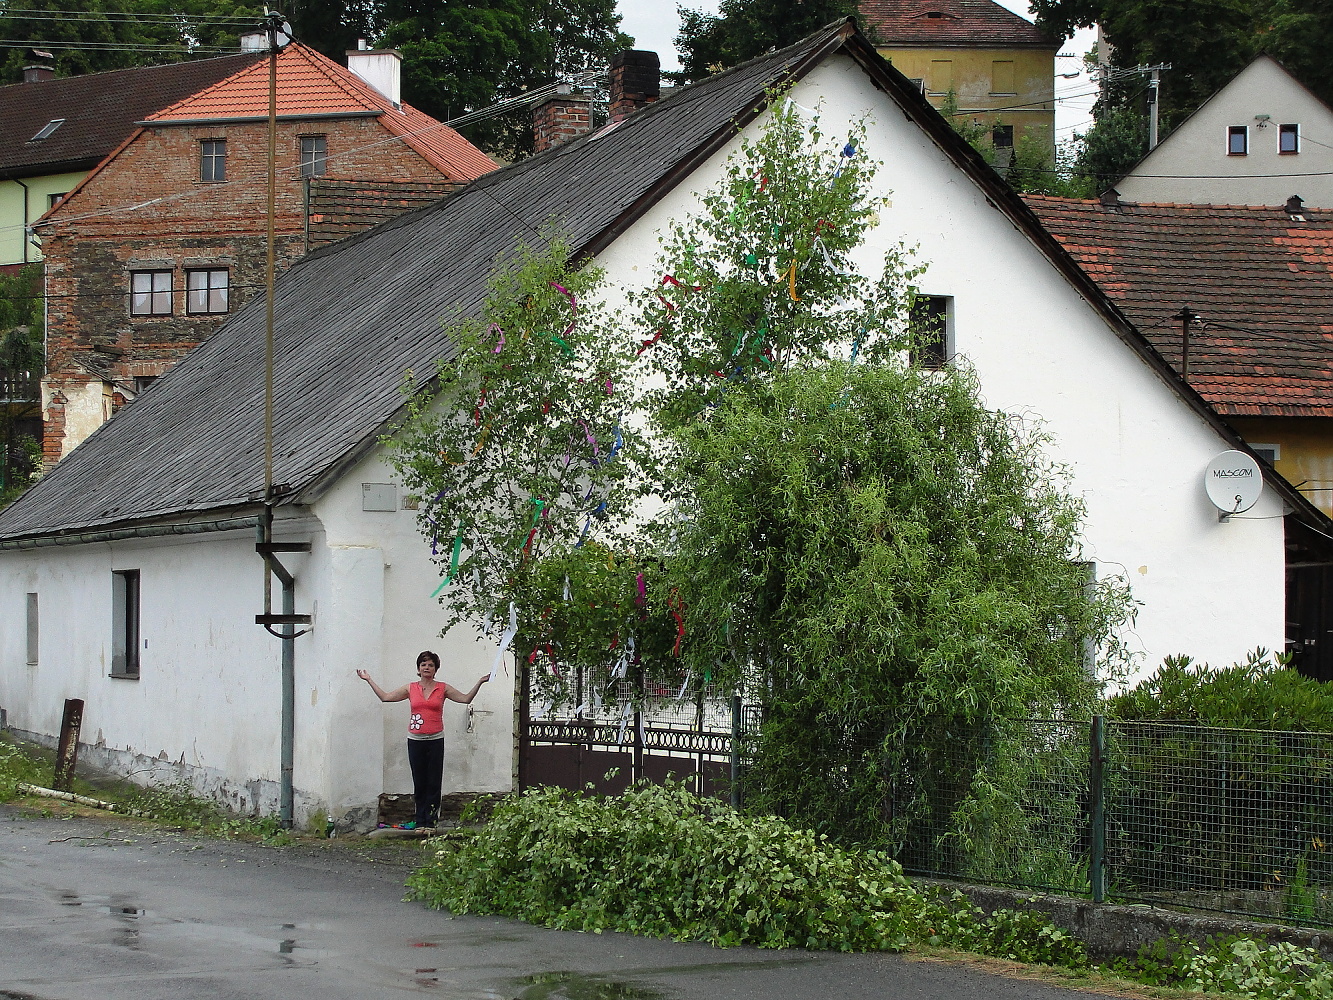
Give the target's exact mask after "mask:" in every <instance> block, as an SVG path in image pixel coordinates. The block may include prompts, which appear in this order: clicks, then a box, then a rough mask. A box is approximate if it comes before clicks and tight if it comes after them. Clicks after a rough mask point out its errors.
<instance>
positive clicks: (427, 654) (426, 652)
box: [417, 649, 440, 673]
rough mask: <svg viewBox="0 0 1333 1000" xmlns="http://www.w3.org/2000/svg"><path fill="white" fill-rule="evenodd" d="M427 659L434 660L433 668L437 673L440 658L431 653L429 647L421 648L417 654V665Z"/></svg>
mask: <svg viewBox="0 0 1333 1000" xmlns="http://www.w3.org/2000/svg"><path fill="white" fill-rule="evenodd" d="M427 660H434V661H435V670H436V672H437V673H438V672H439V669H440V658H439V657H438V656H436V655H435V654H434V653H432V652H431V651H430V650H429V649H423V650H422V651H421V652H420V653H418V654H417V666H418V667H419V666H421V664H423V663H425V662H426V661H427Z"/></svg>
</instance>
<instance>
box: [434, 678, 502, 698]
mask: <svg viewBox="0 0 1333 1000" xmlns="http://www.w3.org/2000/svg"><path fill="white" fill-rule="evenodd" d="M490 679H491V675H490V674H482V675H481V678H480V679H479V680H478V681H477V683H476V684H473V685H472V690H471V691H469V692H468V693H467V694H459V692H458V688H455V687H446V688H445V689H444V696H445V697H446V698H448V699H449V700H450V701H457V702H460V703H462V704H464V705H471V704H472V699H473V698H475V697H476V696H477V692H478V691H480V690H481V686H482V685H483V684H485V683H486V682H487V681H488V680H490Z"/></svg>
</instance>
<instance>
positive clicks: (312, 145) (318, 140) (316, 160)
mask: <svg viewBox="0 0 1333 1000" xmlns="http://www.w3.org/2000/svg"><path fill="white" fill-rule="evenodd" d="M328 155H329V144H328V140H327V138H326V137H324V136H322V135H303V136H301V176H302V177H323V176H324V173H325V162H326V160H327V159H328Z"/></svg>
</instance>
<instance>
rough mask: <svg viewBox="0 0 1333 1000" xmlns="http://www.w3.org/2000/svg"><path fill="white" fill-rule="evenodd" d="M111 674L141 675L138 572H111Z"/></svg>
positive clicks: (121, 570)
mask: <svg viewBox="0 0 1333 1000" xmlns="http://www.w3.org/2000/svg"><path fill="white" fill-rule="evenodd" d="M111 676H112V677H138V676H139V571H138V570H137V569H120V570H116V571H115V572H114V573H112V574H111Z"/></svg>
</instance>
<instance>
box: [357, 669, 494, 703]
mask: <svg viewBox="0 0 1333 1000" xmlns="http://www.w3.org/2000/svg"><path fill="white" fill-rule="evenodd" d="M356 676H358V677H360V678H361V679H362V680H363V681H365V682H366V683H367V684H369V685H370V689H371V690H372V691H374V692H375V694H376V695H377V696H378V697H379V700H380V701H407V685H406V684H404V685H403V686H402V687H400V688H395V689H394V690H392V691H385V690H384V688H382V687H380V686H379V685H378V684H376V683H375V682H374V681H373V680H371V677H370V674H369V673H367V672H366V671H364V670H358V671H357V672H356ZM473 693H474V694H475V693H476V692H475V691H474V692H473Z"/></svg>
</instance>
